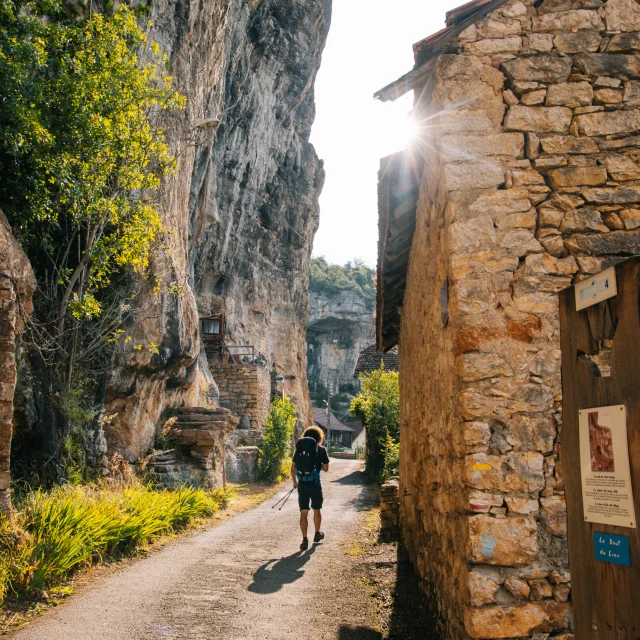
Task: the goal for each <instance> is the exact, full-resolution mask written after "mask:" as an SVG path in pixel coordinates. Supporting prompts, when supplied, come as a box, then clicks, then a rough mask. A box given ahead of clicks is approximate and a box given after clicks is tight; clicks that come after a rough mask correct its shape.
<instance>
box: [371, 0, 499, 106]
mask: <svg viewBox="0 0 640 640" xmlns="http://www.w3.org/2000/svg"><path fill="white" fill-rule="evenodd" d="M506 1H507V0H473V2H468V3H467V4H464V5H462V6H461V7H458V8H457V9H453V10H452V11H449V12H448V13H447V26H446V27H445V28H444V29H441V30H440V31H438V32H437V33H434V34H433V35H431V36H429V37H428V38H425V39H424V40H420V41H419V42H416V43H415V44H414V45H413V52H414V58H415V61H416V63H415V66H414V67H413V69H412V70H411V71H409V72H408V73H405V74H404V75H403V76H401V77H400V78H398V79H397V80H395V81H394V82H391V83H390V84H388V85H387V86H386V87H383V88H382V89H380V90H379V91H376V92H375V93H374V94H373V97H374V98H375V99H376V100H380V101H381V102H393V101H394V100H397V99H398V98H400V97H402V96H403V95H404V94H405V93H408V92H409V91H411V90H412V89H415V88H418V87H420V86H422V85H424V84H425V82H426V80H427V79H428V78H429V76H430V75H431V72H432V71H433V67H434V65H435V61H436V59H437V57H438V56H439V55H440V54H441V53H443V52H444V51H445V50H446V49H447V47H448V46H449V44H450V43H451V42H452V41H453V40H455V39H456V38H457V37H458V36H459V35H460V34H461V33H462V32H463V31H464V30H465V29H466V28H467V27H470V26H471V25H472V24H474V23H475V22H476V21H477V20H480V18H484V17H485V16H486V15H488V14H489V13H491V12H492V11H495V10H496V9H499V8H500V7H501V6H502V5H503V4H505V3H506Z"/></svg>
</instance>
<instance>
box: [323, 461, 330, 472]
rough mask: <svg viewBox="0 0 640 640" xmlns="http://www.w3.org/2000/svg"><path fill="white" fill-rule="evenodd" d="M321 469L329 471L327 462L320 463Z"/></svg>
mask: <svg viewBox="0 0 640 640" xmlns="http://www.w3.org/2000/svg"><path fill="white" fill-rule="evenodd" d="M322 470H323V471H329V463H328V462H327V463H326V464H323V465H322Z"/></svg>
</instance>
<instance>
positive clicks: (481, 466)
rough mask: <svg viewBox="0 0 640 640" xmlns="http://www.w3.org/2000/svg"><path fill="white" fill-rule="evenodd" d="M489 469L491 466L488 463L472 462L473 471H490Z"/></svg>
mask: <svg viewBox="0 0 640 640" xmlns="http://www.w3.org/2000/svg"><path fill="white" fill-rule="evenodd" d="M491 469H493V467H492V466H491V465H490V464H474V465H473V470H474V471H491Z"/></svg>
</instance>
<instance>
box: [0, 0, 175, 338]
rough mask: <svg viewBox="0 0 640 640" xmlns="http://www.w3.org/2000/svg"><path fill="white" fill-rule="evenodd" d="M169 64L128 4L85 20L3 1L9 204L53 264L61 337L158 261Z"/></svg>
mask: <svg viewBox="0 0 640 640" xmlns="http://www.w3.org/2000/svg"><path fill="white" fill-rule="evenodd" d="M164 68H165V60H164V58H163V57H162V56H161V55H160V52H159V49H158V46H157V45H156V44H153V43H149V42H148V41H147V38H146V36H145V34H144V32H143V30H142V29H141V28H140V26H139V24H138V17H137V16H136V14H135V13H134V11H133V10H131V9H130V8H128V7H126V6H122V7H121V8H119V9H118V10H117V11H115V12H114V13H113V15H111V16H106V15H103V14H100V13H94V14H93V16H92V17H91V18H89V19H88V20H86V21H81V20H78V19H77V17H75V18H73V19H72V17H71V16H68V15H67V13H66V11H65V5H64V3H63V2H62V1H61V0H38V1H36V0H33V1H31V0H0V95H2V96H3V100H1V101H0V170H1V176H2V180H0V206H1V207H2V208H3V209H4V211H5V213H6V214H7V216H8V218H9V220H10V222H11V223H12V225H13V228H14V231H15V232H16V234H17V235H18V236H19V238H20V240H21V242H22V244H23V246H24V247H25V249H26V250H27V254H28V255H29V257H30V258H31V261H32V263H33V264H34V268H35V269H36V272H38V268H39V267H40V268H41V269H42V267H43V266H45V268H46V275H47V276H48V280H49V281H48V282H46V283H42V284H44V285H45V286H46V290H47V291H52V293H53V297H54V298H55V299H56V301H57V308H56V309H54V310H53V311H54V315H55V321H56V322H55V324H56V327H57V330H58V334H59V335H60V337H62V335H63V333H64V328H65V319H66V317H67V312H68V311H70V312H71V314H72V315H73V316H74V318H76V319H78V320H80V319H92V318H95V317H97V316H99V315H100V313H101V311H102V306H103V305H102V302H101V301H100V298H99V293H100V292H101V291H102V290H104V289H105V288H107V287H109V286H110V285H111V284H112V281H113V278H114V276H115V275H116V274H120V273H121V272H122V271H123V270H131V271H133V272H137V273H138V274H140V273H144V271H145V270H146V269H147V267H148V265H149V260H150V256H151V251H152V248H153V246H154V243H155V242H156V241H157V239H158V237H159V234H160V231H161V223H160V218H159V215H158V212H157V210H156V207H155V206H154V202H153V199H152V194H153V192H154V190H156V189H157V188H158V186H159V184H160V177H161V175H162V174H165V173H167V172H169V171H171V170H172V169H173V168H174V165H175V162H174V159H173V158H172V157H171V154H170V152H169V149H168V147H167V144H166V142H165V139H164V133H163V129H162V126H161V122H160V118H159V117H158V114H159V113H160V112H161V111H163V110H168V109H178V108H181V107H182V106H183V105H184V98H183V97H182V96H180V95H179V94H178V93H177V92H176V91H175V90H174V89H172V88H171V78H170V77H169V76H167V75H166V74H165V73H164V71H163V69H164ZM152 114H154V117H153V118H152V117H151V116H152ZM38 275H40V279H41V280H42V276H43V274H42V273H39V274H38Z"/></svg>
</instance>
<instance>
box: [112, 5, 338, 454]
mask: <svg viewBox="0 0 640 640" xmlns="http://www.w3.org/2000/svg"><path fill="white" fill-rule="evenodd" d="M329 21H330V0H257V1H256V0H234V1H232V2H227V1H226V0H224V1H223V0H210V1H208V2H197V1H196V0H158V1H157V2H153V3H152V23H153V25H154V26H153V27H151V28H150V33H149V36H150V38H151V39H153V40H155V41H157V42H158V43H159V44H160V46H161V47H162V49H163V50H164V51H166V52H167V54H168V56H169V59H170V61H171V72H172V75H173V77H174V82H175V84H176V86H178V87H180V89H181V91H182V92H183V93H184V94H185V95H186V96H187V99H188V103H187V108H186V111H185V112H184V113H181V114H177V115H176V116H175V119H174V121H170V122H168V123H167V124H168V127H167V132H168V133H167V136H168V140H169V142H170V145H171V148H172V150H173V152H174V154H175V156H176V158H177V160H178V169H177V171H176V173H175V175H173V176H170V177H169V178H167V179H166V180H165V181H164V183H163V186H162V192H161V194H160V203H161V212H162V217H163V221H164V224H165V227H166V229H167V234H166V246H165V248H164V250H163V251H162V252H161V253H160V254H159V255H158V257H157V259H156V261H155V265H154V268H155V270H156V273H157V274H158V276H159V277H160V278H161V279H162V280H164V281H165V283H167V284H169V285H170V286H169V287H168V288H167V289H166V290H165V291H164V292H163V293H161V295H160V296H155V294H154V293H153V292H152V291H149V293H148V294H147V295H146V296H143V300H141V302H140V305H139V306H140V310H139V312H138V314H137V317H136V318H135V322H134V323H133V326H132V327H131V329H130V334H131V335H132V337H133V341H132V342H131V343H128V344H123V345H121V346H120V348H119V351H118V353H117V354H116V356H115V362H114V369H113V372H112V374H111V376H110V379H109V382H108V385H107V396H106V401H107V409H106V413H107V414H109V415H110V416H115V417H113V418H112V419H111V420H110V421H109V423H108V424H107V425H106V426H105V432H106V435H107V438H108V440H109V442H110V446H111V447H112V448H115V449H117V450H119V451H120V452H122V453H124V454H125V456H126V457H127V458H128V459H135V458H137V457H139V456H141V455H143V454H145V453H146V451H147V450H148V448H149V447H150V446H151V445H152V443H153V440H154V435H155V431H156V425H157V424H158V423H159V418H160V416H161V414H162V412H163V410H164V409H165V408H166V407H170V406H177V405H187V406H198V405H200V404H202V403H203V397H204V396H206V395H207V394H208V392H209V389H210V388H211V385H212V384H213V378H212V376H211V373H210V371H209V369H208V367H207V364H206V360H205V358H204V357H203V355H201V346H200V340H199V336H198V317H199V315H207V314H209V313H212V312H218V311H219V310H223V311H224V312H225V314H226V320H227V327H228V336H227V338H228V340H229V341H230V342H233V343H235V344H247V343H249V344H252V345H255V346H256V347H257V348H258V349H260V351H262V352H263V353H265V354H266V355H267V357H268V358H269V360H270V368H271V365H273V366H274V367H275V369H276V371H277V373H278V374H281V375H283V376H284V377H285V391H286V392H287V393H288V394H289V395H291V396H293V397H294V399H295V401H296V404H297V407H298V412H299V415H300V417H301V419H302V420H304V421H307V420H311V407H310V402H309V399H308V392H307V385H306V371H305V328H306V320H307V313H308V295H307V282H308V265H309V256H310V247H311V243H312V240H313V235H314V233H315V230H316V228H317V225H318V196H319V193H320V190H321V188H322V184H323V180H324V173H323V169H322V163H321V162H320V161H319V160H318V158H317V156H316V154H315V151H314V149H313V147H312V145H310V144H309V142H308V140H309V134H310V129H311V124H312V122H313V118H314V113H315V110H314V101H313V82H314V79H315V75H316V72H317V70H318V66H319V64H320V56H321V53H322V49H323V46H324V42H325V38H326V35H327V31H328V27H329ZM218 121H219V122H218ZM151 343H153V344H154V345H158V346H157V353H156V352H155V351H156V349H152V350H149V349H142V350H139V351H135V350H134V349H133V347H132V345H135V344H142V345H149V344H151Z"/></svg>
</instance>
